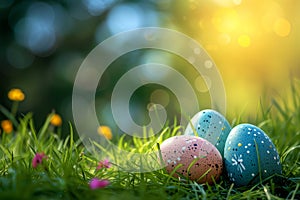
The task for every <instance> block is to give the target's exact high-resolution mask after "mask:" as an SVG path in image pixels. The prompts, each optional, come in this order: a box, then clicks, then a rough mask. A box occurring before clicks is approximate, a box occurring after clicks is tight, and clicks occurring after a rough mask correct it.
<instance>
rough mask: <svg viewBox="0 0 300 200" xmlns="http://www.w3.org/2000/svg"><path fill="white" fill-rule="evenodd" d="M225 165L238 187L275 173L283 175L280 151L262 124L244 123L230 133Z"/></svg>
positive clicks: (225, 150) (226, 146)
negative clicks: (257, 125) (261, 126)
mask: <svg viewBox="0 0 300 200" xmlns="http://www.w3.org/2000/svg"><path fill="white" fill-rule="evenodd" d="M224 165H225V169H226V171H227V173H228V177H229V179H230V181H232V182H233V183H234V184H235V185H236V186H245V185H252V184H256V183H258V182H259V181H260V177H261V178H262V179H265V178H267V177H269V176H271V175H273V174H275V173H277V174H281V169H282V168H281V163H280V160H279V155H278V152H277V150H276V148H275V146H274V144H273V143H272V141H271V140H270V138H269V137H268V136H267V135H266V134H265V133H264V132H263V131H262V130H261V129H260V128H258V127H256V126H254V125H251V124H240V125H237V126H236V127H234V128H233V129H232V130H231V132H230V133H229V135H228V138H227V141H226V143H225V149H224Z"/></svg>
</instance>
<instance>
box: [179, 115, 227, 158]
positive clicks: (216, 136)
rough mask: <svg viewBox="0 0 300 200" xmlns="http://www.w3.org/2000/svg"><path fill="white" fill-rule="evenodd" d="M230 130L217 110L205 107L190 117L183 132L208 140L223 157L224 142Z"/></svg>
mask: <svg viewBox="0 0 300 200" xmlns="http://www.w3.org/2000/svg"><path fill="white" fill-rule="evenodd" d="M191 125H192V126H193V127H194V129H195V130H196V133H195V132H194V131H193V128H192V126H191ZM230 131H231V126H230V124H229V123H228V121H227V120H226V119H225V117H224V116H223V115H221V114H220V113H218V112H217V111H214V110H210V109H206V110H202V111H200V112H198V113H197V114H196V115H195V116H194V117H193V118H192V120H191V123H189V125H188V126H187V128H186V130H185V132H184V134H185V135H196V136H199V137H202V138H204V139H206V140H208V141H209V142H210V143H212V144H213V145H215V146H216V147H217V149H218V150H219V152H220V154H221V155H222V157H223V155H224V146H225V142H226V139H227V136H228V134H229V132H230Z"/></svg>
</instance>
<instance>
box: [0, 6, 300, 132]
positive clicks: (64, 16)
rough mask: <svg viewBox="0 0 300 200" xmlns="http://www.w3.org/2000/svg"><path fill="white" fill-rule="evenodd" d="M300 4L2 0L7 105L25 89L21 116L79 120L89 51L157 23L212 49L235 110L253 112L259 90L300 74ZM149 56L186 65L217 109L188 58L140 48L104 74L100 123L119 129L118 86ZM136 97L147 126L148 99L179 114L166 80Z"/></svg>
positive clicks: (267, 95) (277, 90) (271, 91)
mask: <svg viewBox="0 0 300 200" xmlns="http://www.w3.org/2000/svg"><path fill="white" fill-rule="evenodd" d="M299 10H300V1H298V0H286V1H284V2H283V1H279V0H277V1H275V0H265V1H258V0H211V1H207V0H187V1H183V0H140V1H138V0H128V1H117V0H99V1H98V0H78V1H73V0H62V1H32V0H31V1H30V0H29V1H16V0H1V1H0V24H1V31H0V44H1V45H0V65H1V68H0V73H1V79H0V80H1V81H0V91H1V92H0V97H1V102H0V103H1V104H3V105H5V106H6V107H10V106H11V103H10V102H9V101H8V100H7V92H8V91H9V89H11V88H14V87H18V88H21V89H22V90H23V91H24V92H25V94H26V100H25V101H24V102H22V103H21V105H20V111H21V113H26V112H29V111H31V112H33V113H34V118H35V120H36V123H37V125H38V126H39V125H41V123H42V122H43V121H44V120H45V117H46V116H47V114H48V113H50V112H51V111H52V110H53V109H55V111H56V112H57V113H59V114H60V115H61V116H62V118H63V120H64V122H66V121H72V108H71V103H72V87H73V81H74V79H75V76H76V73H77V70H78V68H79V66H80V64H81V63H82V61H83V59H84V58H85V57H86V56H87V55H88V53H89V52H90V51H91V50H92V49H93V48H94V47H95V46H96V45H97V44H99V43H100V42H101V41H103V40H105V39H106V38H108V37H109V36H112V35H114V34H116V33H119V32H122V31H126V30H130V29H133V28H138V27H146V26H159V27H166V28H171V29H175V30H178V31H180V32H183V33H185V34H187V35H188V36H190V37H192V38H194V39H196V40H197V41H198V42H199V43H200V44H201V45H202V46H203V47H204V48H205V49H206V50H207V52H208V53H209V54H210V56H211V57H212V59H213V60H214V61H215V63H216V65H217V67H218V69H219V70H220V73H221V76H222V78H223V81H224V85H225V89H226V94H227V115H228V116H236V115H239V114H240V113H241V112H243V113H245V115H246V116H255V115H256V112H257V109H258V105H259V102H260V99H261V98H262V97H263V99H264V101H265V102H266V104H268V102H269V101H270V100H271V98H272V97H273V96H276V95H278V94H281V95H284V94H285V93H286V91H287V88H289V85H290V80H291V79H296V78H298V79H299V78H300V59H299V57H300V54H299V52H300V12H299ZM147 62H158V63H167V64H168V65H170V66H172V67H174V68H176V69H177V70H179V71H180V72H181V73H182V74H183V75H185V76H186V78H187V79H188V80H189V81H190V82H191V84H192V85H193V86H194V89H195V91H197V93H198V98H199V102H200V106H201V108H207V107H209V106H210V101H209V85H206V84H205V82H204V80H203V77H199V76H196V74H197V73H195V70H194V69H193V67H192V66H191V65H190V64H189V63H188V62H186V61H185V60H183V59H181V58H178V57H176V56H175V55H172V54H170V53H167V52H159V51H155V50H139V51H134V52H131V53H128V54H126V55H124V56H121V57H120V58H119V59H117V60H116V61H115V62H114V63H113V64H112V66H110V67H109V69H108V70H107V71H106V72H105V75H104V77H103V78H102V79H101V81H100V83H99V88H98V90H97V96H96V108H97V111H98V113H97V114H98V116H99V121H100V124H106V125H110V126H112V129H113V130H114V131H117V128H116V127H115V126H114V122H113V118H112V115H111V109H110V97H111V93H112V90H113V87H114V84H115V83H116V82H117V80H118V79H119V78H120V77H121V76H122V74H124V73H125V72H126V71H128V70H129V69H131V68H132V67H134V66H136V65H138V64H142V63H147ZM131 100H132V103H131V105H130V106H131V110H132V117H133V119H134V120H136V121H137V123H140V124H143V123H145V122H147V119H148V118H147V114H146V111H147V106H148V105H149V102H155V103H161V104H162V105H164V106H166V109H167V110H168V114H169V119H173V116H176V115H179V114H180V113H179V108H178V102H177V100H176V98H175V96H174V95H173V94H172V93H171V92H170V91H168V89H167V88H164V87H162V86H159V85H146V86H144V87H141V88H139V89H138V90H137V91H136V92H135V93H134V95H133V97H132V99H131ZM195 112H197V111H195ZM1 118H3V116H1ZM63 126H64V128H67V123H64V125H63Z"/></svg>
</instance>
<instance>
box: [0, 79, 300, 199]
mask: <svg viewBox="0 0 300 200" xmlns="http://www.w3.org/2000/svg"><path fill="white" fill-rule="evenodd" d="M291 88H292V89H291V92H290V93H289V95H290V97H286V98H284V99H281V98H276V99H273V100H272V103H269V105H266V104H263V103H262V104H261V108H260V109H259V111H258V115H257V117H256V119H248V121H247V120H245V119H243V118H241V117H239V118H234V119H230V121H232V125H233V126H234V125H236V124H238V123H241V122H250V123H253V124H255V125H258V126H259V127H261V128H262V129H263V130H265V132H266V133H267V134H268V135H269V136H270V138H271V139H272V141H273V142H274V144H275V146H276V147H277V149H278V152H279V155H280V157H281V162H282V165H283V174H282V175H275V176H273V177H269V178H268V179H266V180H263V181H262V182H260V183H258V184H256V185H253V186H248V187H241V188H236V187H234V185H233V184H231V183H230V182H229V181H228V179H227V177H226V175H225V174H224V175H222V176H221V178H220V180H219V181H218V182H217V183H216V184H214V185H207V184H197V183H195V182H192V181H178V180H177V179H175V178H173V177H171V176H170V175H168V174H167V173H166V171H165V170H164V169H161V170H157V171H153V172H147V173H129V172H123V171H122V170H118V167H117V166H113V167H111V168H109V169H101V170H96V167H97V163H98V162H99V160H97V159H96V158H95V157H94V156H93V154H91V153H89V152H87V150H86V149H85V147H84V146H83V145H82V144H81V142H80V140H76V141H74V138H75V136H74V133H73V129H72V125H71V124H70V132H69V134H68V135H69V136H68V137H67V138H64V139H62V138H61V137H60V130H59V129H57V128H54V127H53V126H51V125H50V117H51V115H50V116H49V117H48V118H47V119H46V120H45V123H44V125H43V126H42V127H41V128H40V130H36V128H35V126H34V122H33V120H32V114H31V113H29V114H26V115H24V116H22V117H21V118H19V119H13V120H14V123H15V125H16V127H15V131H14V132H13V133H11V134H5V133H2V134H1V138H0V199H122V200H125V199H300V109H299V106H300V91H299V88H300V84H299V83H298V82H293V83H292V87H291ZM287 99H291V101H288V100H287ZM0 110H1V111H2V113H3V114H4V115H7V116H6V117H9V118H12V116H9V112H8V111H7V110H5V108H3V107H2V106H1V109H0ZM180 134H182V129H181V127H178V126H176V125H173V126H169V127H166V128H165V129H164V130H163V135H162V136H161V137H158V138H156V140H154V141H144V140H141V139H138V138H134V139H133V140H128V139H126V137H121V138H122V139H120V140H119V141H118V142H117V145H119V147H120V148H122V149H124V150H128V151H131V152H147V151H149V150H151V149H153V147H154V146H156V143H157V142H158V143H160V142H161V141H163V140H164V139H166V138H168V137H171V136H173V135H180ZM36 152H44V153H45V154H46V155H47V156H48V158H47V159H46V160H44V161H43V163H42V165H40V166H39V167H38V168H36V169H34V168H32V165H31V161H32V158H33V157H34V155H35V153H36ZM94 177H98V178H102V179H108V180H110V182H111V184H110V185H109V186H107V187H106V188H103V189H98V190H90V188H89V185H88V183H89V180H90V179H92V178H94Z"/></svg>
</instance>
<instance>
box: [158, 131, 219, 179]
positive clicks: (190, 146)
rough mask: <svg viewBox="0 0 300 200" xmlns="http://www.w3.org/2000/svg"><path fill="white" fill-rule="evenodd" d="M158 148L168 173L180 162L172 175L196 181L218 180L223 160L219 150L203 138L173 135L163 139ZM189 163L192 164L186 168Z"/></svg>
mask: <svg viewBox="0 0 300 200" xmlns="http://www.w3.org/2000/svg"><path fill="white" fill-rule="evenodd" d="M160 150H161V154H162V159H163V161H164V163H165V165H166V170H167V172H168V173H171V172H172V171H173V170H174V169H175V168H176V166H178V165H179V164H182V166H181V167H179V168H178V169H177V171H176V173H174V175H173V176H174V177H179V176H182V175H183V176H184V177H186V178H187V179H189V180H193V181H197V182H198V183H205V182H208V183H209V184H212V183H213V179H214V180H218V178H219V177H220V175H221V173H222V170H223V160H222V156H221V154H220V152H219V151H218V150H217V148H216V147H215V146H214V145H213V144H211V143H210V142H208V141H207V140H205V139H203V138H200V137H197V136H189V135H181V136H174V137H171V138H168V139H167V140H165V141H163V142H162V144H161V146H160ZM194 160H195V161H194ZM193 161H194V163H192V162H193ZM191 164H193V165H192V166H191V167H190V169H189V170H188V168H189V166H190V165H191ZM180 174H181V175H180Z"/></svg>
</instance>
